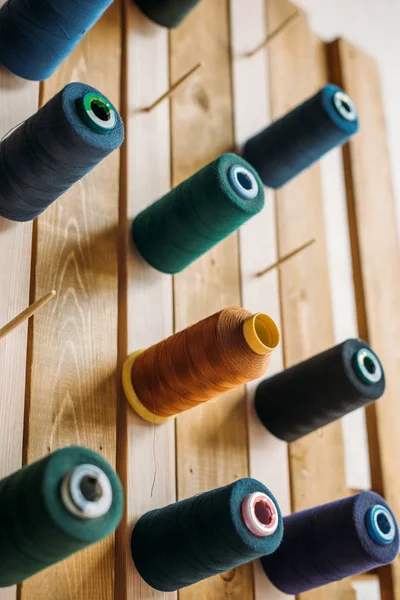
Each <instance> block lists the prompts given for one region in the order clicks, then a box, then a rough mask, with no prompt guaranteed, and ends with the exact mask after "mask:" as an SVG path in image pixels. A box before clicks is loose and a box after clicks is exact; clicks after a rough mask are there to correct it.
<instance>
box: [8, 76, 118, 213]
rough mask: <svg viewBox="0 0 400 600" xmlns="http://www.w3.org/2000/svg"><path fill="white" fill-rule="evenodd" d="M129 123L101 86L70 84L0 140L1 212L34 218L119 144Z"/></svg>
mask: <svg viewBox="0 0 400 600" xmlns="http://www.w3.org/2000/svg"><path fill="white" fill-rule="evenodd" d="M123 139H124V127H123V123H122V120H121V117H120V116H119V114H118V112H117V110H116V109H115V107H114V106H113V105H112V104H111V102H110V101H109V100H108V99H107V98H106V97H105V96H103V94H101V93H100V92H98V91H97V90H96V89H94V88H92V87H91V86H88V85H85V84H82V83H71V84H69V85H67V86H66V87H65V88H64V89H63V90H62V91H61V92H59V93H58V94H57V95H56V96H54V98H52V99H51V100H49V102H47V104H45V105H44V106H43V107H42V108H41V109H40V110H39V111H38V112H37V113H36V114H34V115H33V116H32V117H30V118H29V119H28V120H27V121H26V122H25V123H23V124H22V125H21V126H20V127H19V128H18V129H16V130H14V131H13V132H12V133H11V134H10V135H9V136H8V137H6V138H5V139H4V140H3V141H2V142H1V144H0V215H1V216H3V217H5V218H7V219H10V220H13V221H30V220H32V219H34V218H36V217H38V216H39V215H40V214H41V213H42V212H43V211H44V210H45V209H46V208H47V207H48V206H49V205H50V204H51V203H52V202H54V201H55V200H56V199H57V198H58V197H59V196H61V195H62V194H63V193H64V192H66V191H67V190H68V189H69V188H70V187H71V186H72V185H73V184H74V183H76V182H77V181H79V180H80V179H82V177H84V176H85V175H86V174H87V173H89V171H91V170H92V169H93V168H94V167H95V166H96V165H98V164H99V163H100V162H101V161H102V160H103V159H104V158H105V157H106V156H108V155H109V154H110V153H111V152H113V151H114V150H116V149H117V148H119V146H120V145H121V144H122V142H123Z"/></svg>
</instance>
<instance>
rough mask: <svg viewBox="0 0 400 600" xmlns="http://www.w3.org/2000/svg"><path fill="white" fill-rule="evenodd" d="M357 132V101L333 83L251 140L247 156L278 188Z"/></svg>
mask: <svg viewBox="0 0 400 600" xmlns="http://www.w3.org/2000/svg"><path fill="white" fill-rule="evenodd" d="M357 130H358V116H357V110H356V107H355V105H354V103H353V101H352V100H351V98H350V97H349V96H348V95H347V94H346V93H345V92H344V91H343V90H342V89H340V88H339V87H337V86H336V85H331V84H330V85H326V86H324V87H323V88H322V89H321V90H320V91H319V92H317V93H316V94H315V95H314V96H312V97H311V98H309V99H308V100H306V101H305V102H303V103H302V104H300V105H299V106H297V107H296V108H295V109H294V110H292V111H291V112H289V113H288V114H286V115H285V116H283V117H282V118H281V119H278V120H277V121H275V122H274V123H272V124H271V125H270V126H269V127H267V128H266V129H264V130H263V131H261V132H260V133H258V134H257V135H256V136H254V137H253V138H251V139H249V140H248V141H247V142H246V144H245V145H244V148H243V157H244V158H245V159H246V160H247V161H248V162H249V163H250V164H251V165H253V167H254V168H255V169H256V170H257V171H258V174H259V175H260V177H261V179H262V181H263V183H264V184H265V185H266V186H268V187H270V188H274V189H276V188H280V187H282V186H283V185H285V183H287V182H288V181H290V180H291V179H292V178H293V177H295V176H296V175H298V174H299V173H301V171H303V170H304V169H307V168H308V167H310V166H311V165H312V164H313V163H315V162H316V161H317V160H319V159H320V158H322V156H323V155H324V154H326V153H327V152H329V150H332V149H333V148H335V147H336V146H341V145H342V144H344V143H345V142H346V141H347V140H348V139H349V138H350V137H351V136H352V135H354V134H355V133H356V132H357Z"/></svg>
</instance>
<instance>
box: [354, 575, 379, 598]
mask: <svg viewBox="0 0 400 600" xmlns="http://www.w3.org/2000/svg"><path fill="white" fill-rule="evenodd" d="M352 584H353V588H354V590H355V593H356V600H381V589H380V585H379V577H378V576H377V575H370V574H368V575H363V576H361V577H360V576H359V577H355V578H353V580H352Z"/></svg>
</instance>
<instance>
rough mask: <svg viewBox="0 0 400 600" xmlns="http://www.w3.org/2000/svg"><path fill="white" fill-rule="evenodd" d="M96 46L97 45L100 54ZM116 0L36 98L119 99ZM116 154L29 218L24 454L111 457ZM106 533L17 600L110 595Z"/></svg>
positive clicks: (27, 586) (110, 552) (105, 599)
mask: <svg viewBox="0 0 400 600" xmlns="http://www.w3.org/2000/svg"><path fill="white" fill-rule="evenodd" d="M99 48H102V52H99ZM120 48H121V23H120V3H119V2H116V3H115V4H114V5H113V6H112V8H111V9H110V10H109V11H108V12H107V13H106V15H104V17H103V18H102V19H101V21H100V22H99V23H98V24H97V25H96V27H95V28H94V29H93V30H92V31H91V32H90V33H89V34H88V35H87V36H86V37H85V38H84V40H83V41H82V43H81V44H80V45H79V46H78V48H77V50H76V51H75V52H74V53H73V54H72V55H71V56H70V57H69V58H68V59H67V60H66V61H65V62H64V63H63V65H62V67H61V68H60V69H59V70H58V71H57V73H56V74H55V75H54V76H53V77H52V78H51V79H50V80H49V81H47V82H46V83H44V84H43V90H42V92H43V93H42V96H43V101H47V100H48V99H50V98H51V97H53V96H54V95H55V94H56V93H57V92H58V91H59V90H60V89H62V88H63V87H64V85H66V84H67V83H69V82H71V81H76V80H80V81H83V82H85V83H88V84H90V85H94V86H95V87H98V88H99V89H100V90H101V91H102V92H103V93H104V94H105V95H106V96H109V98H110V99H111V100H112V101H113V102H114V104H115V105H116V106H117V107H118V106H119V91H120V64H121V53H120ZM118 182H119V153H118V152H114V153H113V154H112V155H111V156H110V157H109V158H107V159H106V161H105V162H104V164H103V165H102V167H100V168H97V169H95V170H93V171H92V172H91V173H90V174H89V175H88V176H87V177H85V179H84V180H83V181H81V182H79V183H78V184H77V185H75V186H74V187H73V188H72V189H71V190H70V191H69V192H68V193H66V194H65V195H64V196H63V197H62V198H61V199H60V200H58V202H56V203H55V204H53V205H52V206H51V207H50V208H49V209H48V210H47V211H46V212H45V213H44V214H43V215H42V216H41V217H39V219H38V220H37V222H36V236H35V245H36V249H35V259H36V264H35V267H34V272H33V277H34V285H33V295H34V297H35V298H38V297H40V296H42V295H43V294H44V293H46V292H47V291H48V290H51V289H52V288H54V289H56V290H57V292H58V296H57V298H56V299H55V300H54V301H52V302H51V303H50V304H48V305H47V307H46V308H44V309H43V310H42V311H41V312H40V313H38V315H37V316H36V317H35V322H34V327H33V331H32V354H31V373H30V387H29V389H28V401H29V404H28V407H27V410H28V414H27V418H26V423H27V432H26V435H27V444H26V459H27V462H32V461H34V460H36V459H38V458H41V457H42V456H44V455H46V454H47V453H49V452H51V451H54V450H56V449H57V448H60V447H63V446H65V445H69V444H81V445H83V446H87V447H90V448H92V449H94V450H96V451H98V452H100V453H101V454H102V455H103V456H104V457H105V458H106V459H107V460H108V461H109V462H110V463H111V464H112V465H114V466H115V463H116V402H117V394H116V377H115V367H116V362H117V350H118V346H117V341H118V257H117V239H118V237H117V233H118V206H119V186H118ZM113 588H114V541H113V536H111V537H110V538H109V539H108V540H106V541H104V542H102V543H100V544H97V545H95V546H94V547H93V548H91V549H88V550H86V551H85V552H82V553H79V554H77V555H75V556H74V557H72V558H71V559H69V560H67V561H65V562H63V563H61V564H60V565H58V566H55V567H53V568H52V570H51V571H49V572H44V573H41V574H39V575H37V576H36V577H34V578H32V579H30V580H29V581H27V582H25V583H24V584H23V585H22V591H21V600H33V599H34V598H40V599H41V600H50V599H51V600H54V599H55V598H57V600H80V599H82V600H109V599H110V598H111V596H112V593H113Z"/></svg>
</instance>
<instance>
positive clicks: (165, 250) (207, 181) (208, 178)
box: [132, 154, 264, 274]
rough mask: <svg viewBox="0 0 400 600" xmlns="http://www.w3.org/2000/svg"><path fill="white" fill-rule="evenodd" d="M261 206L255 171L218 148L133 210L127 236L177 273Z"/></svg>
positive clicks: (154, 264)
mask: <svg viewBox="0 0 400 600" xmlns="http://www.w3.org/2000/svg"><path fill="white" fill-rule="evenodd" d="M263 207H264V189H263V186H262V183H261V180H260V178H259V177H258V175H257V173H256V171H255V170H254V169H253V168H252V167H251V166H250V165H249V164H248V163H246V162H245V161H244V160H243V159H241V158H239V157H238V156H236V155H235V154H223V155H222V156H220V157H219V158H217V159H216V160H215V161H213V162H211V163H210V164H208V165H207V166H205V167H203V169H201V170H200V171H198V172H197V173H195V174H194V175H192V177H190V178H189V179H186V181H184V182H182V183H181V184H180V185H178V186H177V187H176V188H174V189H173V190H171V191H170V192H169V193H168V194H166V195H165V196H163V197H162V198H161V199H160V200H158V201H157V202H155V203H154V204H152V205H151V206H149V207H148V208H146V209H145V210H144V211H142V212H141V213H139V214H138V216H137V217H136V219H135V220H134V221H133V225H132V236H133V241H134V243H135V245H136V247H137V249H138V251H139V252H140V254H141V255H142V257H143V258H144V260H146V261H147V262H148V263H149V264H150V265H151V266H152V267H154V268H155V269H157V270H159V271H162V272H163V273H170V274H174V273H179V272H180V271H182V270H183V269H185V268H186V267H188V266H189V265H190V264H191V263H192V262H193V261H195V260H197V259H198V258H199V257H200V256H202V255H203V254H204V253H205V252H207V251H208V250H210V249H211V248H212V247H213V246H215V245H216V244H217V243H218V242H221V241H222V240H223V239H225V238H226V237H227V236H228V235H230V234H231V233H233V232H234V231H236V230H237V229H238V228H239V227H241V225H243V224H244V223H245V222H246V221H248V220H249V219H250V218H251V217H253V216H254V215H256V214H257V213H259V212H260V211H261V210H262V208H263Z"/></svg>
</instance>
